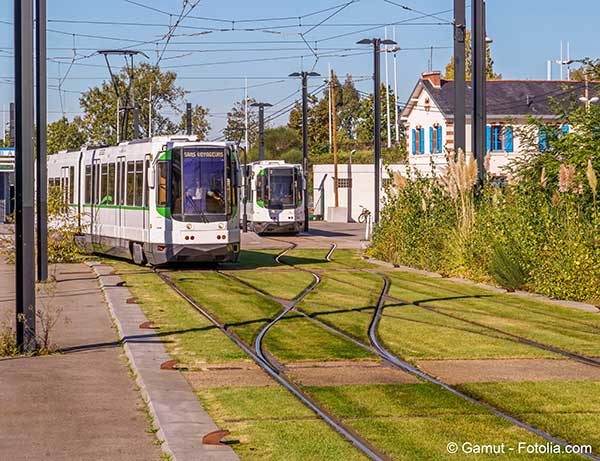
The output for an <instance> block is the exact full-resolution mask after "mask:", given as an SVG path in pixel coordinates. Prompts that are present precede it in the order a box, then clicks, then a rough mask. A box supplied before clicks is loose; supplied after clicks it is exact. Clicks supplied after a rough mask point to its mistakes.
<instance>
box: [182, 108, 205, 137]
mask: <svg viewBox="0 0 600 461" xmlns="http://www.w3.org/2000/svg"><path fill="white" fill-rule="evenodd" d="M186 128H187V114H186V113H185V112H184V113H183V115H182V116H181V122H179V127H178V131H179V132H182V133H185V132H186ZM209 130H210V122H209V121H208V109H206V108H205V107H202V106H201V105H199V104H197V105H195V106H194V107H193V108H192V134H195V135H196V136H198V139H200V141H204V140H206V137H207V136H208V132H209Z"/></svg>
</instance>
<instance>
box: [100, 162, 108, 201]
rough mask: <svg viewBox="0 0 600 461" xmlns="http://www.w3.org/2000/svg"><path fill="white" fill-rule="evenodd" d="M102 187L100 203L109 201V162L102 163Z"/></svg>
mask: <svg viewBox="0 0 600 461" xmlns="http://www.w3.org/2000/svg"><path fill="white" fill-rule="evenodd" d="M100 184H101V189H100V204H101V205H106V203H108V163H104V164H102V181H101V183H100Z"/></svg>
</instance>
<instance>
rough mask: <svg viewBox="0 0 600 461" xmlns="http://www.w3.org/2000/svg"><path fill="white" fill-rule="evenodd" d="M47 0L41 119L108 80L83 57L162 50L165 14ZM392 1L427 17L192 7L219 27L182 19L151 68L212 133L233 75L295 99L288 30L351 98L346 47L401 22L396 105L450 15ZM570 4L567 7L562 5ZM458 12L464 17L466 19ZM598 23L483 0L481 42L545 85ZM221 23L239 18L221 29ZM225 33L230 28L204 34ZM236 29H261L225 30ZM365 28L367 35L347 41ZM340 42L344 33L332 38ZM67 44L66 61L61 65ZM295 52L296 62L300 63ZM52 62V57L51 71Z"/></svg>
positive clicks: (302, 7)
mask: <svg viewBox="0 0 600 461" xmlns="http://www.w3.org/2000/svg"><path fill="white" fill-rule="evenodd" d="M47 1H48V18H49V19H50V22H49V24H48V28H49V29H51V30H52V31H53V32H49V33H48V46H49V48H50V50H49V56H51V57H52V58H53V62H50V63H49V78H50V81H49V84H50V85H51V88H50V90H49V111H50V116H49V118H50V120H55V119H56V118H58V117H60V116H61V115H62V113H63V112H64V113H65V114H66V115H67V116H68V117H69V118H70V117H73V116H74V115H76V114H78V113H79V112H80V109H79V104H78V94H79V92H81V91H85V90H86V89H87V88H89V87H90V86H91V85H96V84H99V83H100V82H101V81H102V80H103V79H106V78H108V71H107V69H106V67H105V65H104V61H103V58H101V57H99V56H92V57H89V58H85V56H87V55H90V54H93V52H94V50H98V49H103V48H120V47H127V46H131V47H132V48H134V49H141V50H144V51H145V52H146V53H147V54H148V56H149V57H150V61H151V62H155V61H156V59H157V53H156V50H157V49H158V50H162V49H163V46H164V42H160V38H161V36H164V34H165V33H166V31H167V30H168V24H169V20H170V17H169V15H168V14H164V13H161V12H158V11H154V10H151V9H148V8H143V7H141V6H138V5H134V4H132V3H128V2H127V1H126V0H103V1H101V2H99V1H91V0H78V1H76V0H47ZM394 1H395V2H396V3H398V4H402V5H405V6H407V7H410V8H412V9H413V10H417V11H420V12H424V13H429V14H435V17H422V18H421V19H415V18H416V17H419V16H423V15H421V14H419V13H417V12H415V11H410V10H407V9H403V8H400V7H398V6H395V5H392V4H389V3H387V2H385V1H384V0H360V1H355V2H354V3H352V4H350V5H348V6H347V7H346V8H344V9H343V10H342V11H340V12H339V13H338V14H336V15H335V16H334V17H332V18H330V19H329V20H328V21H326V22H324V23H323V24H322V25H321V26H319V27H317V28H314V29H313V27H312V26H313V25H317V24H319V23H320V22H321V21H323V20H324V19H326V18H327V17H328V16H329V15H331V14H332V13H333V12H335V11H336V10H335V9H332V10H329V11H326V12H323V13H320V14H316V15H311V16H305V17H302V18H301V19H300V20H298V19H269V20H267V21H258V22H243V21H244V20H248V19H262V18H289V17H294V18H297V17H298V16H304V15H307V14H310V13H313V12H316V11H318V10H323V9H328V8H331V7H335V6H338V5H342V4H344V2H345V1H344V0H320V1H317V0H304V1H302V2H299V1H287V0H279V1H276V0H259V1H247V0H246V1H242V0H221V1H217V0H204V1H201V2H200V4H199V5H198V6H197V7H196V8H195V9H194V11H193V12H192V13H190V16H197V17H204V18H217V19H222V20H225V21H214V20H207V19H199V18H191V17H188V18H186V19H185V20H184V21H182V22H181V26H182V27H179V28H178V29H177V30H176V32H175V36H174V37H173V38H172V40H171V42H170V44H169V46H168V47H167V48H166V51H165V53H164V55H163V60H162V62H161V65H162V66H163V67H165V68H167V67H168V68H169V69H170V70H175V71H176V72H177V73H178V75H179V77H180V78H179V79H178V80H179V84H180V85H182V86H183V87H185V88H186V89H187V90H190V91H191V93H190V94H189V95H188V99H189V100H190V101H191V102H193V103H199V104H202V105H204V106H207V107H209V109H210V111H211V124H212V126H213V133H212V135H213V136H217V135H218V134H219V132H220V130H221V129H222V127H223V126H224V124H225V113H226V112H227V110H228V109H229V108H230V107H231V106H232V104H233V103H234V102H235V101H237V100H240V99H242V97H243V90H242V89H241V87H242V86H243V83H244V80H243V79H244V77H247V78H248V79H249V85H250V90H249V92H250V96H252V97H255V98H257V99H259V100H262V101H267V102H271V103H276V102H279V101H282V100H284V98H286V97H288V96H289V98H288V99H285V100H284V102H281V103H280V104H279V105H277V106H276V107H275V109H272V110H276V109H281V108H283V107H285V106H286V104H288V103H290V102H292V101H293V100H294V98H297V97H298V94H293V93H294V92H295V91H296V90H298V89H299V82H298V81H296V80H294V79H288V78H286V76H287V75H288V74H289V73H290V72H293V71H296V70H299V69H300V68H304V69H307V70H310V69H311V68H312V67H313V65H314V62H315V59H314V57H313V56H312V52H311V51H310V50H309V48H308V46H307V45H306V44H305V43H304V42H303V41H302V37H301V36H300V35H299V32H302V33H303V34H304V38H305V39H306V40H307V41H308V42H309V44H310V46H311V47H313V48H315V47H316V51H317V54H323V55H325V56H322V57H321V58H320V59H319V61H318V62H317V63H316V66H315V70H316V71H318V72H320V73H321V74H322V75H325V74H327V69H328V65H331V66H332V67H333V68H334V70H335V71H336V73H337V74H338V75H344V74H347V73H350V74H352V75H354V76H355V78H356V80H357V86H358V87H359V88H360V89H361V90H362V91H370V90H371V88H372V80H370V76H371V74H372V57H371V55H370V54H369V53H368V51H369V50H368V49H367V48H366V47H365V48H364V49H362V48H363V47H361V46H360V45H356V44H355V42H356V41H357V40H359V39H361V38H365V37H374V36H383V34H384V27H383V25H384V24H390V23H394V22H399V21H406V22H404V23H403V24H400V25H398V26H397V27H396V34H397V35H396V37H397V41H398V43H399V45H400V46H401V47H402V48H405V50H404V51H401V52H400V53H399V54H398V75H399V91H398V92H399V97H400V99H401V100H403V99H405V98H407V97H408V94H409V92H410V91H411V89H412V88H413V87H414V85H415V82H416V80H417V78H418V77H419V75H420V73H421V72H423V71H426V70H427V66H428V60H429V56H430V51H429V49H422V48H428V47H430V46H434V47H435V48H434V52H433V67H434V69H440V70H443V68H444V66H445V65H446V63H447V62H448V60H449V59H450V55H451V52H452V50H451V48H450V47H451V46H452V28H451V26H450V25H449V24H448V23H447V21H449V20H451V18H452V13H451V11H450V10H451V9H452V5H453V1H452V0H394ZM2 3H3V5H7V4H8V6H9V8H3V9H2V11H0V20H1V21H3V22H0V43H1V45H0V63H1V64H2V71H1V72H0V104H2V106H1V107H0V108H4V105H7V104H8V102H9V101H10V100H11V99H12V91H13V86H12V79H11V77H12V76H13V61H12V57H11V54H12V50H11V47H12V43H13V41H12V26H11V25H10V24H6V23H5V22H12V9H11V8H10V6H11V5H12V2H10V1H9V0H3V2H2ZM139 3H141V4H144V5H146V6H149V7H151V8H156V9H158V10H162V11H164V12H170V13H172V14H173V19H172V20H173V21H175V20H176V18H177V16H178V15H179V12H180V10H181V5H182V0H139ZM574 3H576V6H573V5H574ZM467 14H468V16H470V12H468V13H467ZM598 17H600V2H598V1H597V0H577V2H564V1H558V0H488V35H490V36H491V37H492V38H493V39H494V43H493V45H492V52H493V58H494V61H495V63H496V65H495V68H496V71H497V72H500V73H502V75H503V77H504V78H507V79H543V78H545V77H546V61H547V60H548V59H558V57H559V51H560V50H559V44H560V41H561V40H563V41H564V42H565V44H566V42H570V44H571V54H572V57H573V58H581V57H600V44H599V43H598V41H597V40H596V39H595V38H594V37H593V31H594V30H595V29H596V28H597V27H598V25H597V18H598ZM230 20H233V21H239V22H237V23H235V24H232V23H230V22H227V21H230ZM80 21H87V22H89V21H96V22H106V23H107V24H100V23H93V24H90V23H81V22H80ZM115 22H121V23H123V24H115ZM299 22H300V23H301V27H299ZM183 26H185V27H183ZM232 27H234V28H235V29H236V31H231V30H223V31H220V30H215V29H231V28H232ZM240 28H255V29H256V28H258V29H264V30H254V31H239V30H237V29H240ZM368 28H373V30H371V31H365V32H362V33H354V32H357V31H361V30H364V29H368ZM311 29H313V30H311ZM391 29H392V28H391V27H390V28H389V33H390V35H391V33H392V32H391ZM207 32H210V33H207ZM73 34H75V35H73ZM342 34H348V35H345V36H343V37H338V38H333V37H334V36H336V35H342ZM85 35H93V36H98V37H104V38H98V37H85ZM121 39H126V40H129V41H123V40H121ZM136 41H139V42H146V41H147V42H148V43H146V44H140V43H139V42H137V43H136ZM315 42H316V43H315ZM156 43H158V45H157V44H156ZM565 46H566V45H565ZM73 48H74V49H75V53H76V56H77V58H78V60H77V61H76V62H75V65H73V66H72V67H71V66H70V63H71V61H72V59H71V58H72V56H73V55H74V52H73ZM411 48H416V49H411ZM302 55H305V56H306V57H305V58H300V56H302ZM327 55H329V56H327ZM261 60H262V61H261ZM56 61H61V64H58V63H57V62H56ZM235 61H248V62H237V63H236V62H235ZM216 63H226V64H216ZM69 67H71V68H70V70H69V71H68V69H69ZM67 71H68V73H67ZM554 74H555V76H558V68H557V66H555V67H554ZM65 75H66V78H65V79H64V81H63V83H62V85H61V88H62V89H63V90H64V91H63V93H62V98H60V97H59V92H58V90H57V88H56V87H57V85H58V81H59V80H58V79H59V78H63V77H65ZM390 75H391V60H390ZM320 83H322V78H315V79H314V80H313V85H314V86H317V85H319V84H320ZM61 99H62V104H61ZM286 120H287V117H286V116H285V115H283V116H282V117H280V118H278V119H276V121H275V122H274V123H273V124H274V125H277V124H283V123H285V122H286Z"/></svg>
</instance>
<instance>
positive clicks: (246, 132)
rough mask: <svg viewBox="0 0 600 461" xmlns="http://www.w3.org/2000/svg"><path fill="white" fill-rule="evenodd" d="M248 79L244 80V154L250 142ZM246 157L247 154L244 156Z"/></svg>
mask: <svg viewBox="0 0 600 461" xmlns="http://www.w3.org/2000/svg"><path fill="white" fill-rule="evenodd" d="M248 125H249V123H248V79H247V78H245V79H244V138H245V145H244V149H245V151H246V153H247V152H248V150H250V145H249V144H250V141H249V139H248ZM244 155H247V154H244Z"/></svg>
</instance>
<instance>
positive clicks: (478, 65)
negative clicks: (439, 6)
mask: <svg viewBox="0 0 600 461" xmlns="http://www.w3.org/2000/svg"><path fill="white" fill-rule="evenodd" d="M471 8H472V10H473V52H472V55H473V115H472V117H471V119H472V120H473V152H474V154H475V158H476V160H477V187H478V188H481V187H482V186H483V183H484V182H485V156H486V154H487V140H486V123H487V117H486V74H485V72H486V48H487V47H486V41H485V38H486V33H485V0H473V2H472V6H471Z"/></svg>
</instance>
